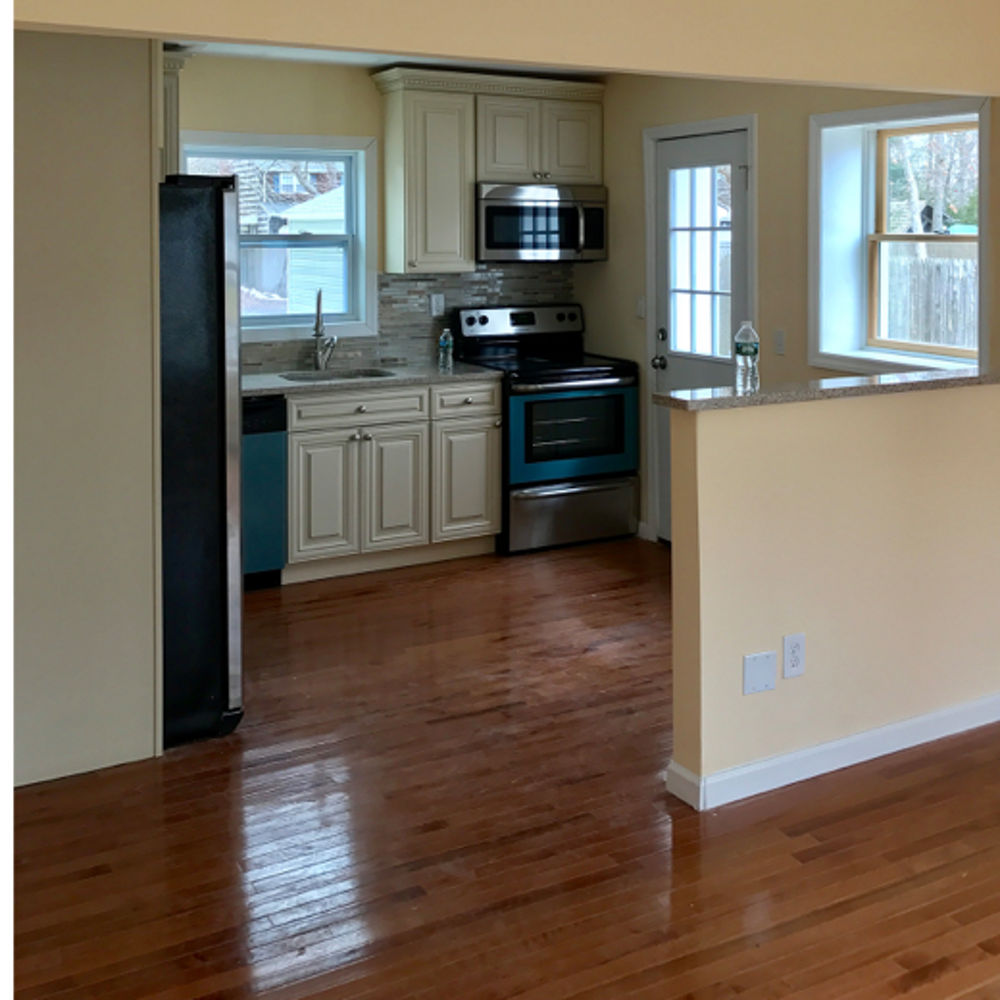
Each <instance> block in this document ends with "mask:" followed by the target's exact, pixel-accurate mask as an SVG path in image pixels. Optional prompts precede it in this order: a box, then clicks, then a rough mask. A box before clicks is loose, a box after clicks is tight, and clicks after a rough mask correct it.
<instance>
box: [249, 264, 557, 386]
mask: <svg viewBox="0 0 1000 1000" xmlns="http://www.w3.org/2000/svg"><path fill="white" fill-rule="evenodd" d="M432 293H441V294H443V295H444V304H445V311H446V313H445V315H444V316H440V317H433V316H431V314H430V296H431V294H432ZM378 296H379V304H378V327H379V335H378V337H351V338H347V339H345V340H343V341H341V343H339V344H338V345H337V347H336V349H335V351H334V353H333V357H332V358H331V359H330V367H331V368H339V367H343V368H354V367H362V366H367V365H370V364H378V363H387V364H388V363H397V364H398V363H407V362H410V363H413V362H427V361H433V360H434V359H435V357H436V356H437V341H438V337H439V335H440V333H441V329H442V327H443V326H444V325H445V323H447V322H451V320H452V315H453V311H454V310H455V309H462V308H466V307H469V306H497V305H507V304H512V305H521V304H524V305H544V304H546V303H551V302H573V301H574V297H573V265H572V264H568V263H567V264H559V263H553V264H503V265H498V264H479V265H477V267H476V270H475V271H468V272H465V273H463V274H406V275H403V274H380V275H379V277H378ZM312 349H313V344H312V341H311V340H309V339H302V340H281V341H268V342H262V343H253V344H251V343H247V344H244V345H243V348H242V364H243V370H244V372H247V373H250V372H261V373H263V372H273V371H288V370H294V369H301V368H310V367H312Z"/></svg>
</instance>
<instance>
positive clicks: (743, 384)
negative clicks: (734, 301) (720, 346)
mask: <svg viewBox="0 0 1000 1000" xmlns="http://www.w3.org/2000/svg"><path fill="white" fill-rule="evenodd" d="M733 354H735V355H736V391H737V393H739V394H740V395H746V394H747V393H751V392H756V391H757V390H758V389H759V388H760V374H759V372H758V371H757V358H758V356H759V355H760V337H758V336H757V331H756V330H755V329H754V328H753V324H752V323H751V322H750V320H748V319H745V320H743V322H742V323H740V328H739V329H738V330H737V331H736V336H734V337H733Z"/></svg>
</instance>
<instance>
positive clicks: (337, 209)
mask: <svg viewBox="0 0 1000 1000" xmlns="http://www.w3.org/2000/svg"><path fill="white" fill-rule="evenodd" d="M281 214H282V216H284V217H285V218H286V219H287V220H288V231H289V232H293V233H294V232H296V231H298V230H301V229H307V228H309V227H310V226H314V225H316V223H318V222H320V221H325V222H343V221H344V218H345V216H346V206H345V202H344V185H343V184H341V185H339V186H337V187H335V188H332V189H331V190H329V191H326V192H324V193H323V194H318V195H316V197H315V198H310V199H309V200H308V201H303V202H300V203H299V204H298V205H293V206H292V207H291V208H284V209H282V210H281Z"/></svg>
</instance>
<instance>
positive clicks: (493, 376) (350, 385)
mask: <svg viewBox="0 0 1000 1000" xmlns="http://www.w3.org/2000/svg"><path fill="white" fill-rule="evenodd" d="M372 367H384V368H385V369H386V370H388V371H391V372H392V375H382V376H375V377H374V378H338V377H337V372H336V371H335V370H333V369H331V370H330V377H329V379H322V380H319V381H315V382H313V381H310V382H292V381H289V380H288V379H284V378H282V377H281V375H280V374H279V373H278V372H271V373H269V374H265V375H243V376H242V377H241V379H240V385H241V388H242V392H243V395H244V396H277V395H282V396H301V395H304V394H307V393H316V392H330V391H331V390H336V391H338V392H339V391H341V390H343V389H373V388H375V387H379V388H385V389H391V388H392V387H393V386H400V385H430V384H432V383H440V382H451V381H456V382H457V381H461V382H480V381H481V382H493V381H497V380H499V379H500V378H501V377H502V373H501V372H499V371H496V370H494V369H492V368H482V367H480V366H479V365H472V364H467V363H466V362H464V361H456V362H454V364H453V366H452V370H451V372H450V373H444V372H441V371H440V370H439V369H438V366H437V363H436V362H427V363H425V364H419V363H418V364H413V363H410V364H387V365H384V366H382V365H379V366H374V365H373V366H372Z"/></svg>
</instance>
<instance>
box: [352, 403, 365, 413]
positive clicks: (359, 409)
mask: <svg viewBox="0 0 1000 1000" xmlns="http://www.w3.org/2000/svg"><path fill="white" fill-rule="evenodd" d="M354 412H355V413H367V412H368V407H367V406H365V404H364V403H359V404H358V405H357V406H356V407H355V409H354Z"/></svg>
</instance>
